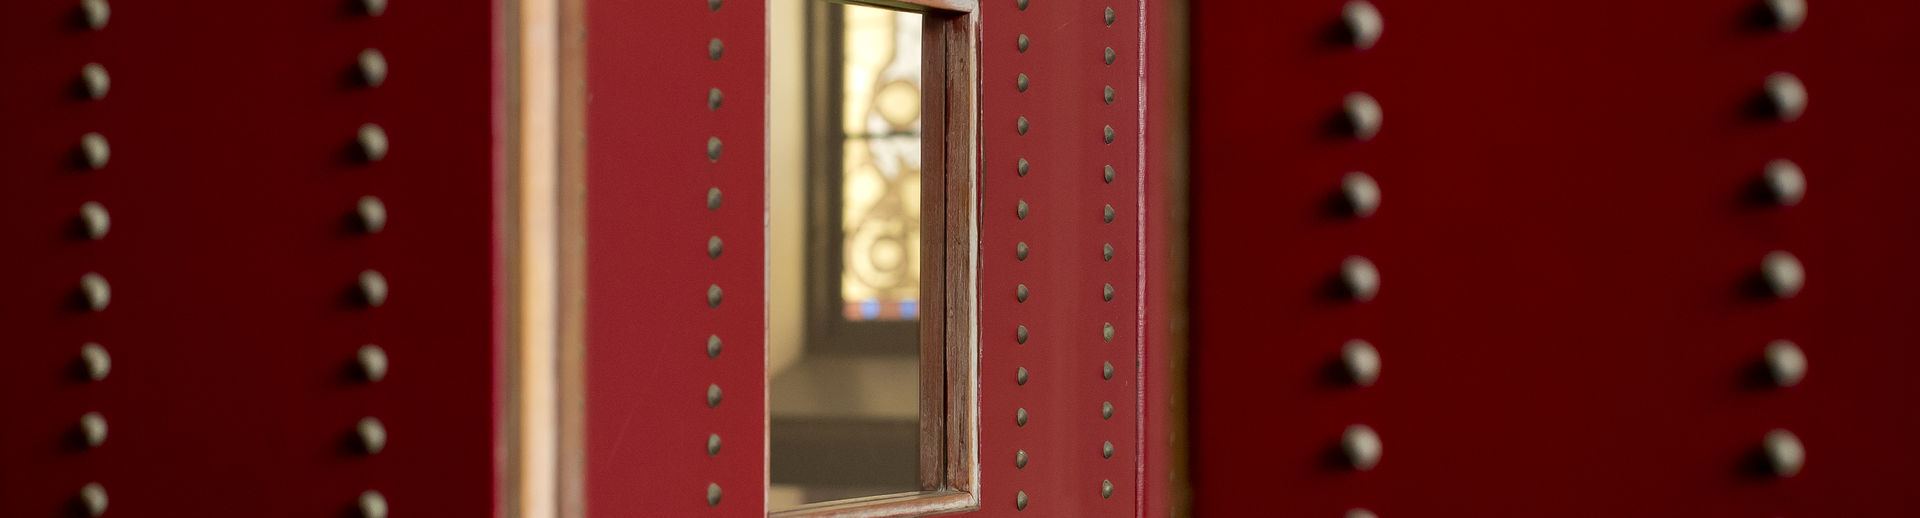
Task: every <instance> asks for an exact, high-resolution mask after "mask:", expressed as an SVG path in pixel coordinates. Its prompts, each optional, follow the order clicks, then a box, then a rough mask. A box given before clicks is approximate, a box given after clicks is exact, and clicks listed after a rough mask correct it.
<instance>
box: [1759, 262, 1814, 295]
mask: <svg viewBox="0 0 1920 518" xmlns="http://www.w3.org/2000/svg"><path fill="white" fill-rule="evenodd" d="M1760 278H1761V279H1762V280H1764V281H1765V282H1766V285H1767V289H1768V291H1770V292H1771V293H1773V296H1774V297H1777V298H1782V299H1790V298H1793V296H1794V295H1799V294H1800V288H1801V287H1802V286H1804V285H1805V284H1806V282H1807V272H1806V269H1805V268H1804V267H1802V266H1801V265H1800V259H1799V258H1796V257H1794V256H1793V254H1790V253H1787V252H1784V251H1774V252H1771V253H1768V254H1767V256H1766V257H1765V258H1762V259H1761V260H1760Z"/></svg>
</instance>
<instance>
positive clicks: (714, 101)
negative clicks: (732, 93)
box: [707, 88, 726, 110]
mask: <svg viewBox="0 0 1920 518" xmlns="http://www.w3.org/2000/svg"><path fill="white" fill-rule="evenodd" d="M725 101H726V96H725V95H721V94H720V89H719V88H708V89H707V109H709V110H718V109H720V105H721V103H723V102H725Z"/></svg>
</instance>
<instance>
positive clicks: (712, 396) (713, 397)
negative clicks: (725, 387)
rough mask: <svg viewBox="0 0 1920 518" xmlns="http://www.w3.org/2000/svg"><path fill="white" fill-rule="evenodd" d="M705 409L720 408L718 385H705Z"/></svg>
mask: <svg viewBox="0 0 1920 518" xmlns="http://www.w3.org/2000/svg"><path fill="white" fill-rule="evenodd" d="M707 408H720V385H717V384H711V385H707Z"/></svg>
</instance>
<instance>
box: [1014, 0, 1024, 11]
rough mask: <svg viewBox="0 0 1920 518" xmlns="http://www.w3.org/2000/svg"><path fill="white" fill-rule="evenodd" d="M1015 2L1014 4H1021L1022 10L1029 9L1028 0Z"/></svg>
mask: <svg viewBox="0 0 1920 518" xmlns="http://www.w3.org/2000/svg"><path fill="white" fill-rule="evenodd" d="M1013 3H1014V5H1017V6H1020V10H1022V11H1025V10H1027V0H1014V2H1013Z"/></svg>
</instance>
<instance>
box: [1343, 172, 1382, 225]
mask: <svg viewBox="0 0 1920 518" xmlns="http://www.w3.org/2000/svg"><path fill="white" fill-rule="evenodd" d="M1340 197H1341V199H1342V201H1345V202H1346V204H1347V211H1348V214H1350V215H1352V216H1353V217H1356V218H1365V217H1368V216H1372V215H1373V213H1374V212H1375V211H1378V210H1380V184H1379V183H1378V182H1375V181H1373V177H1372V176H1369V175H1368V174H1367V173H1362V172H1359V171H1354V172H1350V173H1347V174H1346V175H1345V176H1341V177H1340Z"/></svg>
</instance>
